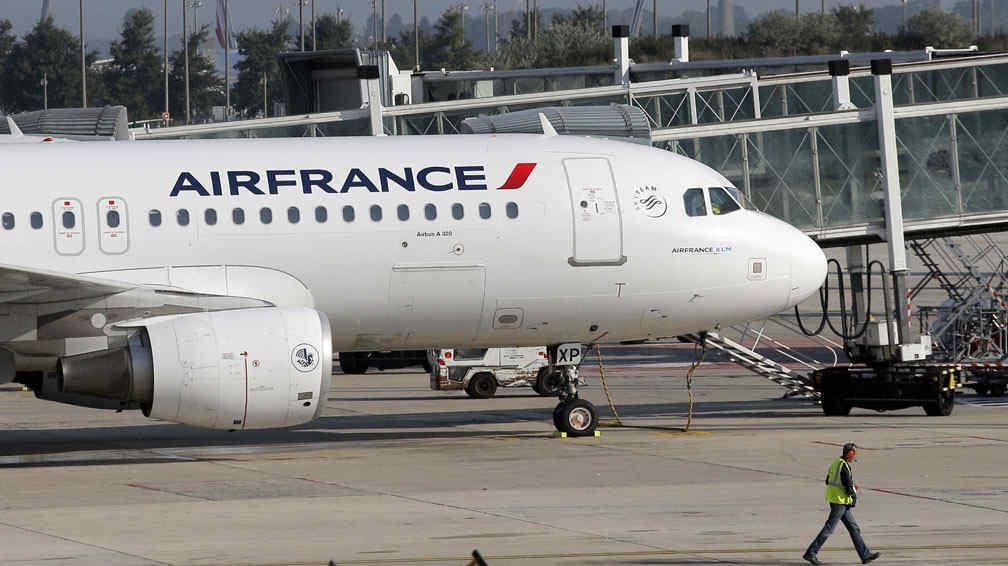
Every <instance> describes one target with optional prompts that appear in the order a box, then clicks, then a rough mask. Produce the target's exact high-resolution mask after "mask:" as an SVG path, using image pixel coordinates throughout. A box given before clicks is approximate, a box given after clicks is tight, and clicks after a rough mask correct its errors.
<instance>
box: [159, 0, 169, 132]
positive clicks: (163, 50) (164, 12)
mask: <svg viewBox="0 0 1008 566" xmlns="http://www.w3.org/2000/svg"><path fill="white" fill-rule="evenodd" d="M161 14H162V15H163V16H164V34H163V35H162V36H161V40H162V43H161V47H162V48H161V54H162V60H163V61H164V111H165V115H168V0H164V1H163V2H162V11H161ZM165 122H167V120H165ZM165 125H166V126H167V125H168V124H167V123H166V124H165Z"/></svg>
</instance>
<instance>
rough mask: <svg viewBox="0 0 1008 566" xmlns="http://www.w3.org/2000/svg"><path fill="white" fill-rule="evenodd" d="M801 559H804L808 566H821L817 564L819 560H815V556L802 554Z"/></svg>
mask: <svg viewBox="0 0 1008 566" xmlns="http://www.w3.org/2000/svg"><path fill="white" fill-rule="evenodd" d="M802 558H804V559H805V561H806V562H808V563H809V564H815V566H820V565H821V564H822V562H819V559H818V558H816V555H815V554H804V555H802Z"/></svg>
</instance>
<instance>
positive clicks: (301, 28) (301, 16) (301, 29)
mask: <svg viewBox="0 0 1008 566" xmlns="http://www.w3.org/2000/svg"><path fill="white" fill-rule="evenodd" d="M298 35H299V36H300V38H301V51H304V0H298Z"/></svg>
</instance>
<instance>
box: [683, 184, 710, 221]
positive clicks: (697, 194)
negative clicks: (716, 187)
mask: <svg viewBox="0 0 1008 566" xmlns="http://www.w3.org/2000/svg"><path fill="white" fill-rule="evenodd" d="M703 193H704V192H703V189H687V190H686V193H685V194H683V204H685V205H686V216H707V203H706V202H705V201H704V196H703Z"/></svg>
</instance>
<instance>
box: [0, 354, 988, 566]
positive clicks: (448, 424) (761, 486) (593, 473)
mask: <svg viewBox="0 0 1008 566" xmlns="http://www.w3.org/2000/svg"><path fill="white" fill-rule="evenodd" d="M638 357H639V356H626V357H622V358H621V357H620V356H614V357H612V365H610V366H609V368H608V370H609V371H608V378H609V380H608V381H609V386H610V390H611V391H612V393H613V396H614V398H615V401H616V403H617V408H618V410H619V411H620V413H621V415H623V418H624V420H625V422H626V424H628V425H631V426H627V427H623V428H613V427H606V428H603V429H602V434H601V437H599V438H584V439H555V438H553V437H552V434H551V433H552V424H551V422H550V414H551V410H552V408H553V406H554V405H555V401H554V400H552V399H549V398H542V397H538V396H536V395H535V394H533V393H532V392H531V391H530V390H528V389H513V390H500V391H499V393H498V397H497V398H494V399H488V400H474V399H469V398H467V397H466V396H465V395H464V394H461V393H460V392H452V393H446V394H442V393H438V392H433V391H430V390H429V389H428V388H427V377H426V376H425V375H424V374H421V373H419V372H412V371H405V370H404V371H388V372H383V373H369V374H367V375H363V376H344V375H336V376H335V377H334V383H333V388H332V391H331V394H330V399H329V403H328V408H327V409H326V411H325V413H324V417H323V418H322V419H321V420H319V421H316V422H314V423H311V424H308V425H305V426H302V427H298V428H296V429H292V430H280V431H263V432H246V433H227V432H213V431H204V430H199V429H194V428H190V427H186V426H182V425H174V424H167V423H159V422H152V421H149V420H147V419H144V418H143V417H142V416H141V415H139V414H137V413H122V414H116V413H108V412H101V411H96V410H91V409H84V408H77V407H70V406H64V405H58V404H54V403H49V402H45V401H38V400H35V399H34V398H33V397H32V396H31V394H30V393H27V392H23V391H20V390H18V389H17V388H15V387H11V386H5V387H4V388H3V389H2V390H0V423H2V424H0V427H2V431H0V540H2V541H3V544H2V545H0V562H2V563H12V564H13V563H30V564H37V563H42V562H58V563H60V564H99V563H100V564H152V563H153V564H325V563H326V561H328V560H329V559H333V560H335V561H336V562H337V563H341V564H459V565H461V564H465V563H466V562H467V559H468V556H469V553H470V552H471V551H472V550H473V549H474V548H478V549H479V550H480V552H482V553H483V555H484V556H485V557H486V558H487V560H488V562H489V563H490V564H491V565H495V564H804V562H803V561H802V560H801V553H802V551H803V550H804V548H805V546H806V545H807V544H808V542H809V541H810V540H811V538H812V537H813V536H814V535H815V534H816V532H817V531H818V529H819V527H820V526H821V524H822V521H823V519H824V518H825V509H826V505H825V503H824V502H823V490H824V487H823V475H824V473H825V470H826V467H827V466H828V465H829V463H830V461H831V460H832V459H833V458H834V457H835V456H837V455H838V454H839V451H840V446H841V445H842V444H843V443H844V442H846V441H854V442H856V443H858V444H859V445H860V446H861V447H862V449H861V451H860V453H859V462H858V463H857V464H856V467H855V471H856V479H857V481H858V482H859V483H860V485H861V489H862V496H861V500H860V503H859V505H858V506H857V508H856V510H855V514H856V516H857V518H858V520H859V522H860V523H861V527H862V530H863V532H864V535H865V537H866V539H867V541H868V543H869V544H870V545H871V546H872V547H873V549H875V550H879V551H881V552H882V558H881V560H880V561H879V562H877V563H878V564H938V563H946V564H1008V537H1006V534H1008V526H1006V525H1008V450H1006V449H1008V418H1006V415H1008V399H1005V400H1000V399H979V398H976V397H975V396H973V395H972V393H971V392H968V391H967V392H964V393H963V394H962V395H961V396H960V404H959V406H957V408H956V411H955V413H954V415H952V416H951V417H947V418H934V417H925V416H924V414H923V411H921V410H920V409H907V410H904V411H897V412H893V413H884V414H879V413H873V412H867V411H863V410H857V409H855V410H854V412H853V413H852V416H850V417H847V418H837V417H832V418H827V417H823V416H822V415H821V413H820V411H819V409H818V408H816V407H815V406H813V405H811V404H809V403H808V402H806V401H802V400H794V399H789V400H781V399H780V397H781V393H782V390H780V389H779V388H778V387H776V386H774V385H773V384H771V383H769V382H767V381H765V380H763V379H762V378H760V377H757V376H753V375H751V374H747V373H746V372H745V371H744V370H741V369H738V368H735V367H733V366H730V365H726V364H710V365H706V366H702V367H701V368H700V370H699V371H698V372H697V375H696V416H695V420H694V427H695V430H694V431H693V432H690V433H683V432H682V431H681V427H682V425H683V423H684V421H685V410H686V403H685V401H686V391H685V388H684V384H683V377H684V373H685V365H684V364H682V363H679V362H668V363H661V361H662V360H663V359H673V358H666V357H664V356H662V355H661V352H660V351H657V352H656V354H655V355H653V356H650V357H649V359H645V360H641V359H637V358H638ZM587 373H588V376H589V380H590V386H589V387H587V388H585V389H584V390H583V393H584V395H585V397H587V398H589V399H590V400H592V401H594V402H595V403H597V404H598V405H599V407H600V410H601V411H602V412H603V414H604V415H605V418H606V419H607V420H609V419H611V415H610V413H609V410H608V408H606V401H605V397H604V395H603V392H602V387H601V386H600V383H599V380H598V378H597V371H596V370H594V369H590V368H589V369H588V370H587ZM820 557H821V558H822V559H823V560H824V561H825V562H826V563H828V564H857V563H859V561H858V560H857V557H856V555H855V553H854V551H853V549H852V547H851V543H850V540H849V538H848V537H847V534H846V532H844V530H843V528H842V527H841V528H839V529H838V531H837V532H836V533H835V534H834V536H833V537H832V538H831V539H830V541H829V542H828V543H827V545H826V547H825V548H824V549H823V551H822V552H821V553H820Z"/></svg>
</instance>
